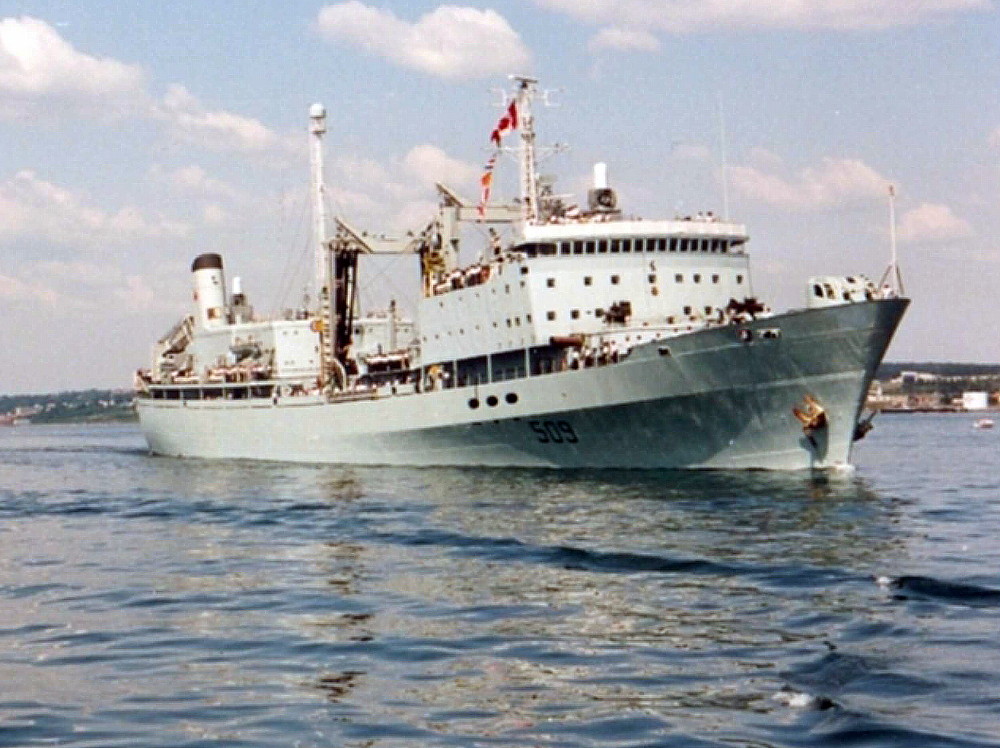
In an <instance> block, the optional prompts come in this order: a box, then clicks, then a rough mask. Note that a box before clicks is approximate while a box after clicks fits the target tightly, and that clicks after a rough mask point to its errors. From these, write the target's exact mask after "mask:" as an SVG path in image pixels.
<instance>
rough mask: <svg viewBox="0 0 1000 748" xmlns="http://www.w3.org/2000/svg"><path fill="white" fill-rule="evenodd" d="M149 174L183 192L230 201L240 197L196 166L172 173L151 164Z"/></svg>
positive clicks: (226, 185)
mask: <svg viewBox="0 0 1000 748" xmlns="http://www.w3.org/2000/svg"><path fill="white" fill-rule="evenodd" d="M149 174H150V176H151V177H152V178H154V179H157V180H160V181H162V182H165V183H166V184H168V185H170V186H171V187H173V188H175V189H177V190H181V191H183V192H190V193H193V194H196V195H204V196H208V197H218V198H226V199H230V200H232V199H236V198H237V197H239V195H240V193H239V191H238V190H237V189H236V188H235V187H233V186H232V185H231V184H229V183H227V182H224V181H222V180H221V179H215V178H214V177H211V176H209V175H208V173H207V172H206V171H205V170H204V169H203V168H202V167H201V166H198V164H190V165H188V166H182V167H180V168H177V169H173V170H172V171H168V170H166V169H164V168H163V167H162V166H161V165H159V164H153V166H151V167H150V169H149Z"/></svg>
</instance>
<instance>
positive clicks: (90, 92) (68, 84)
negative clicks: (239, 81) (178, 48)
mask: <svg viewBox="0 0 1000 748" xmlns="http://www.w3.org/2000/svg"><path fill="white" fill-rule="evenodd" d="M78 116H86V117H92V118H96V119H99V120H110V119H118V118H121V117H133V118H140V119H146V118H152V119H155V120H159V121H162V122H165V123H167V125H168V127H169V128H170V130H171V132H172V133H173V134H174V136H175V137H177V138H178V139H180V140H183V141H185V142H188V143H192V144H194V145H198V146H201V147H204V148H208V149H211V150H221V151H238V152H243V153H254V154H274V153H278V154H282V153H289V152H296V151H298V150H302V149H303V148H304V139H302V138H289V137H287V136H283V135H279V134H277V133H275V132H273V131H272V130H270V129H269V128H268V127H266V126H265V125H264V124H263V123H261V122H260V121H258V120H256V119H253V118H251V117H244V116H241V115H238V114H233V113H231V112H226V111H212V110H210V109H209V108H207V107H205V106H204V105H203V104H202V103H201V102H199V101H198V100H197V99H196V98H195V97H194V96H193V95H192V94H191V93H190V92H189V91H188V90H187V89H186V88H185V87H184V86H182V85H179V84H173V85H171V86H169V87H168V89H167V93H166V94H165V95H164V97H163V99H162V101H155V100H154V99H153V97H152V96H150V94H149V93H148V91H147V90H146V88H145V84H144V81H143V73H142V70H141V69H140V68H139V67H138V66H135V65H127V64H125V63H123V62H119V61H118V60H113V59H111V58H106V57H105V58H98V57H94V56H92V55H88V54H86V53H84V52H80V51H78V50H76V49H75V48H74V47H73V46H72V45H71V44H70V43H69V42H67V41H66V40H65V39H64V38H63V37H62V36H60V35H59V33H58V32H57V31H56V30H55V29H54V28H52V26H50V25H49V24H47V23H46V22H45V21H42V20H39V19H37V18H31V17H27V16H24V17H21V18H3V19H0V118H5V119H16V120H23V121H29V120H30V121H32V122H34V121H37V120H39V119H41V120H43V121H46V120H63V121H64V120H67V119H68V118H72V117H78Z"/></svg>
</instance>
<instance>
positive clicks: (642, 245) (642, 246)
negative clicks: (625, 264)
mask: <svg viewBox="0 0 1000 748" xmlns="http://www.w3.org/2000/svg"><path fill="white" fill-rule="evenodd" d="M632 241H633V242H635V251H636V252H645V251H646V240H645V239H633V240H632Z"/></svg>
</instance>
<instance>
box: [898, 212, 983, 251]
mask: <svg viewBox="0 0 1000 748" xmlns="http://www.w3.org/2000/svg"><path fill="white" fill-rule="evenodd" d="M974 233H975V232H974V231H973V230H972V225H971V224H970V223H969V222H968V221H966V220H965V219H964V218H960V217H958V216H956V215H955V214H954V213H953V212H952V210H951V208H949V207H948V206H947V205H940V204H935V203H921V204H920V205H918V206H917V207H916V208H913V209H912V210H909V211H907V212H906V213H904V214H903V215H902V216H901V217H900V219H899V240H900V241H904V242H913V243H916V242H927V243H930V242H938V243H941V242H952V241H958V240H960V239H968V238H970V237H971V236H973V234H974Z"/></svg>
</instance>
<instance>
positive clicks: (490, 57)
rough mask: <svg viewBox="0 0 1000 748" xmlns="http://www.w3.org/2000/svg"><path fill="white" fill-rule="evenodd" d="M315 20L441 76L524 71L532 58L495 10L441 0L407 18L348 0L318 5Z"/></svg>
mask: <svg viewBox="0 0 1000 748" xmlns="http://www.w3.org/2000/svg"><path fill="white" fill-rule="evenodd" d="M318 25H319V29H320V32H321V33H322V34H323V36H324V37H326V38H327V39H330V40H339V41H345V42H348V43H350V44H353V45H355V46H358V47H361V48H362V49H364V50H366V51H367V52H370V53H372V54H376V55H379V56H381V57H385V58H386V59H388V60H390V61H392V62H394V63H396V64H398V65H402V66H404V67H408V68H414V69H416V70H421V71H423V72H425V73H430V74H431V75H436V76H440V77H442V78H450V79H462V78H478V77H483V76H488V75H494V74H497V73H510V72H514V71H522V70H524V69H526V68H527V67H528V65H529V64H530V62H531V55H530V54H529V53H528V50H527V48H526V47H525V45H524V43H523V42H522V41H521V38H520V37H519V36H518V35H517V33H516V32H515V31H514V30H513V29H512V28H511V27H510V24H508V23H507V21H506V20H505V19H504V18H503V16H501V15H500V14H499V13H497V12H496V11H494V10H477V9H475V8H465V7H458V6H454V5H442V6H440V7H438V8H436V9H435V10H433V11H431V12H430V13H428V14H426V15H424V16H422V17H421V18H419V19H418V20H417V21H416V22H414V23H409V22H407V21H405V20H403V19H401V18H399V17H397V16H396V15H394V14H393V13H392V12H390V11H388V10H380V9H378V8H373V7H370V6H368V5H365V4H364V3H361V2H358V0H350V2H346V3H337V4H335V5H328V6H326V7H324V8H322V9H321V10H320V12H319V18H318Z"/></svg>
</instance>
